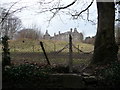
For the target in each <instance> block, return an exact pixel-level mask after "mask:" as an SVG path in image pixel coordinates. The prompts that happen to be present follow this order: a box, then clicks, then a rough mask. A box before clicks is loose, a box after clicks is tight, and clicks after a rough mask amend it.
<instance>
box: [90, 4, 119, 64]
mask: <svg viewBox="0 0 120 90" xmlns="http://www.w3.org/2000/svg"><path fill="white" fill-rule="evenodd" d="M97 9H98V26H97V34H96V40H95V47H94V54H93V58H92V63H94V64H99V63H101V64H105V63H109V62H111V61H115V60H117V59H118V58H117V53H118V46H117V44H116V42H115V35H114V23H115V5H114V2H97Z"/></svg>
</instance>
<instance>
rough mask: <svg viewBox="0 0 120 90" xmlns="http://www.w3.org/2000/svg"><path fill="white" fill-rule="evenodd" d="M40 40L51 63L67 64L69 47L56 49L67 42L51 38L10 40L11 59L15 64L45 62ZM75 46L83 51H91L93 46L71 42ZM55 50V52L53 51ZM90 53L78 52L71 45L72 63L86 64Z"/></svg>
mask: <svg viewBox="0 0 120 90" xmlns="http://www.w3.org/2000/svg"><path fill="white" fill-rule="evenodd" d="M40 41H42V42H43V45H44V47H45V50H46V53H47V55H48V58H49V60H50V62H51V63H52V64H67V62H68V58H69V57H68V55H69V48H68V47H67V48H66V49H64V50H63V51H62V52H60V53H58V54H57V53H56V52H57V51H59V50H61V49H63V48H64V47H65V46H66V45H67V44H68V42H65V41H52V40H29V39H20V40H10V41H9V47H10V52H11V60H12V62H14V63H16V64H20V63H24V62H25V61H27V62H34V63H46V60H45V57H44V54H43V51H42V49H41V46H40ZM73 44H74V46H75V47H76V48H79V49H80V50H82V51H84V52H90V51H93V48H94V46H93V45H91V44H85V43H81V42H73ZM55 51H56V52H55ZM90 58H91V54H90V55H89V54H87V55H86V54H83V53H80V52H79V51H78V50H77V49H75V48H74V47H73V64H74V65H78V64H88V63H89V61H88V60H89V59H90Z"/></svg>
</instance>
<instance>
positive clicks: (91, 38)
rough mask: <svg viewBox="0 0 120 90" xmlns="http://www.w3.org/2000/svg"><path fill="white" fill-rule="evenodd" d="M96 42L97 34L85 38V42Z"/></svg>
mask: <svg viewBox="0 0 120 90" xmlns="http://www.w3.org/2000/svg"><path fill="white" fill-rule="evenodd" d="M94 42H95V36H93V37H86V38H85V40H84V43H88V44H94Z"/></svg>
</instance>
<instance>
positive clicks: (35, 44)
mask: <svg viewBox="0 0 120 90" xmlns="http://www.w3.org/2000/svg"><path fill="white" fill-rule="evenodd" d="M40 41H42V42H43V44H44V47H45V50H46V52H53V51H59V50H60V49H62V48H64V47H65V46H66V45H67V44H68V42H65V41H53V40H29V39H24V40H23V39H21V40H11V41H9V46H10V51H11V52H42V49H41V46H40ZM73 44H74V45H75V46H76V47H77V48H79V49H80V50H82V51H85V52H90V51H92V50H93V47H94V46H93V45H91V44H85V43H81V42H73ZM73 51H74V52H78V50H77V49H75V48H73ZM63 52H68V49H66V50H64V51H63Z"/></svg>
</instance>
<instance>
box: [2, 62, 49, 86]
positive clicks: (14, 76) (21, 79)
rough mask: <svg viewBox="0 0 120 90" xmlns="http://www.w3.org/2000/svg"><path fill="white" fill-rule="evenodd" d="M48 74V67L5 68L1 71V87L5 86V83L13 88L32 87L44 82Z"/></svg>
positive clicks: (27, 65)
mask: <svg viewBox="0 0 120 90" xmlns="http://www.w3.org/2000/svg"><path fill="white" fill-rule="evenodd" d="M49 72H50V68H49V67H46V66H36V65H34V64H22V65H19V66H11V67H9V66H7V67H5V69H4V71H3V87H4V86H6V85H5V84H6V83H8V84H9V85H12V86H13V85H16V86H14V87H18V86H22V87H30V86H31V87H34V85H35V84H37V83H40V82H44V81H46V80H47V79H48V76H49ZM12 86H10V87H12Z"/></svg>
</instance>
